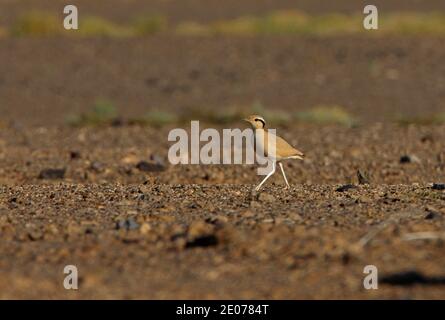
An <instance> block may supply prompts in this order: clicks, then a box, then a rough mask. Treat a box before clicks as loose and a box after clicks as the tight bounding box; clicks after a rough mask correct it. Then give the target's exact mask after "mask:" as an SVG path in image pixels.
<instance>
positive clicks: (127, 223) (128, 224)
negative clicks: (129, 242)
mask: <svg viewBox="0 0 445 320" xmlns="http://www.w3.org/2000/svg"><path fill="white" fill-rule="evenodd" d="M137 228H139V224H138V223H137V222H136V221H135V220H134V219H133V218H128V219H123V220H119V221H118V222H117V223H116V229H118V230H120V229H126V230H135V229H137Z"/></svg>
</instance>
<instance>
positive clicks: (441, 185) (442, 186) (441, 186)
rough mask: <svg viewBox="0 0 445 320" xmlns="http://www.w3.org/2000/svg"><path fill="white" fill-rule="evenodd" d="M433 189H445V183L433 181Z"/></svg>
mask: <svg viewBox="0 0 445 320" xmlns="http://www.w3.org/2000/svg"><path fill="white" fill-rule="evenodd" d="M431 189H433V190H445V183H433V186H432V187H431Z"/></svg>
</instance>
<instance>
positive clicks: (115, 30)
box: [70, 16, 134, 37]
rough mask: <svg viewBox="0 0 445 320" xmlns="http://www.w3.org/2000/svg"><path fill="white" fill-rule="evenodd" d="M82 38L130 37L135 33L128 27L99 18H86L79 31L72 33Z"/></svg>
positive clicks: (81, 22) (80, 23)
mask: <svg viewBox="0 0 445 320" xmlns="http://www.w3.org/2000/svg"><path fill="white" fill-rule="evenodd" d="M70 34H71V35H74V36H75V35H80V36H86V37H89V36H102V37H129V36H132V35H133V34H134V31H133V30H132V29H131V28H130V27H127V26H121V25H118V24H115V23H113V22H111V21H108V20H106V19H103V18H99V17H93V16H90V17H86V18H85V19H84V20H82V21H80V22H79V30H77V31H75V32H72V33H70Z"/></svg>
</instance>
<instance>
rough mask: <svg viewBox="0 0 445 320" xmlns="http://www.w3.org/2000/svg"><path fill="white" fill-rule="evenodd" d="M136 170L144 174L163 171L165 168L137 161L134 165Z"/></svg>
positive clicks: (160, 165)
mask: <svg viewBox="0 0 445 320" xmlns="http://www.w3.org/2000/svg"><path fill="white" fill-rule="evenodd" d="M136 168H137V169H139V170H140V171H144V172H159V171H164V170H165V166H163V165H162V164H159V163H150V162H147V161H139V162H138V163H137V164H136Z"/></svg>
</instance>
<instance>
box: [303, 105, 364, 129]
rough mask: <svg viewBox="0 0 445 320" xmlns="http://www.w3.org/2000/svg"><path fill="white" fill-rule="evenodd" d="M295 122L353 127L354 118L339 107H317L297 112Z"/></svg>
mask: <svg viewBox="0 0 445 320" xmlns="http://www.w3.org/2000/svg"><path fill="white" fill-rule="evenodd" d="M295 118H296V120H298V121H301V122H308V123H316V124H339V125H344V126H348V127H350V126H353V125H355V124H356V120H355V118H354V117H353V116H352V115H351V114H350V113H348V112H347V111H345V110H344V109H343V108H342V107H339V106H317V107H314V108H312V109H310V110H307V111H302V112H298V113H296V115H295Z"/></svg>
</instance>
